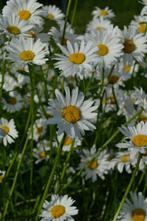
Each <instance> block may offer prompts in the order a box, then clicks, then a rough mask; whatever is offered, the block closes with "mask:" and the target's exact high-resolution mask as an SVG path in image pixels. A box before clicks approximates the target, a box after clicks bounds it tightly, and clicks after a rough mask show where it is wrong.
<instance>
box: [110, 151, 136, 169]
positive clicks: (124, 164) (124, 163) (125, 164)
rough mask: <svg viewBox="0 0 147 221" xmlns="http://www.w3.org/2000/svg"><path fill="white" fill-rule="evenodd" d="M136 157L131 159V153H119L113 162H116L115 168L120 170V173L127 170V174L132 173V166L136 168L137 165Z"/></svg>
mask: <svg viewBox="0 0 147 221" xmlns="http://www.w3.org/2000/svg"><path fill="white" fill-rule="evenodd" d="M136 159H137V158H136V156H134V158H133V159H131V158H130V152H129V151H124V152H118V153H117V154H116V157H115V158H114V159H113V160H112V161H113V162H115V166H116V168H117V169H118V171H119V172H120V173H122V172H123V170H125V171H126V172H127V173H131V171H132V168H131V167H132V166H134V165H135V164H136V163H137V160H136Z"/></svg>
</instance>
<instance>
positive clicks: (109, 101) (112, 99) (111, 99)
mask: <svg viewBox="0 0 147 221" xmlns="http://www.w3.org/2000/svg"><path fill="white" fill-rule="evenodd" d="M103 104H115V97H114V96H109V97H106V98H105V99H103Z"/></svg>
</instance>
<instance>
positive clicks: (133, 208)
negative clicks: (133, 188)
mask: <svg viewBox="0 0 147 221" xmlns="http://www.w3.org/2000/svg"><path fill="white" fill-rule="evenodd" d="M130 196H131V199H130V200H129V199H127V200H126V202H125V204H124V206H123V208H122V211H121V214H120V216H119V221H147V200H146V199H145V197H144V196H143V195H142V193H141V192H140V193H138V194H137V193H132V192H131V194H130Z"/></svg>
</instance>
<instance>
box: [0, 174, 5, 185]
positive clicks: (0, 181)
mask: <svg viewBox="0 0 147 221" xmlns="http://www.w3.org/2000/svg"><path fill="white" fill-rule="evenodd" d="M3 179H4V176H3V175H0V183H2V182H3Z"/></svg>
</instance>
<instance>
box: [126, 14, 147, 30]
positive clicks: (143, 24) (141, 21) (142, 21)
mask: <svg viewBox="0 0 147 221" xmlns="http://www.w3.org/2000/svg"><path fill="white" fill-rule="evenodd" d="M130 25H131V26H133V28H134V29H135V30H136V32H138V33H142V34H145V33H146V32H147V16H135V20H134V21H132V22H131V24H130Z"/></svg>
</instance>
